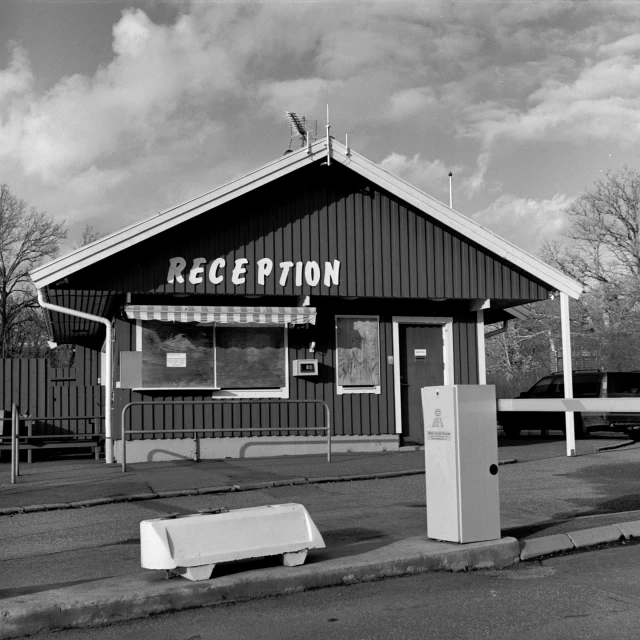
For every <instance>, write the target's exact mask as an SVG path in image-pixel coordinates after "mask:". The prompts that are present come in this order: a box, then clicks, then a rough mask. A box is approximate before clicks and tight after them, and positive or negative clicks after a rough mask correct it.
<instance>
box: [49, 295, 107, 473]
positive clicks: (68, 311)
mask: <svg viewBox="0 0 640 640" xmlns="http://www.w3.org/2000/svg"><path fill="white" fill-rule="evenodd" d="M38 303H39V304H40V306H41V307H42V308H43V309H49V310H50V311H57V312H58V313H63V314H66V315H68V316H74V317H76V318H84V319H85V320H92V321H93V322H101V323H102V324H103V325H104V326H105V327H106V328H107V336H106V343H107V349H106V354H105V355H106V362H105V369H106V371H105V374H106V375H105V378H106V380H105V385H104V435H105V459H106V460H105V461H106V463H107V464H113V462H114V460H113V434H112V430H111V394H112V392H113V353H112V349H113V345H112V339H113V329H112V328H111V321H110V320H108V319H107V318H103V317H102V316H94V315H91V314H90V313H85V312H84V311H76V310H75V309H68V308H67V307H60V306H58V305H57V304H51V303H50V302H46V301H45V299H44V296H43V295H42V289H38Z"/></svg>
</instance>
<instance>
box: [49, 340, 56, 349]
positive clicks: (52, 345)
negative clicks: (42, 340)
mask: <svg viewBox="0 0 640 640" xmlns="http://www.w3.org/2000/svg"><path fill="white" fill-rule="evenodd" d="M47 346H48V347H49V349H55V348H56V347H57V346H58V343H57V342H54V341H53V340H47Z"/></svg>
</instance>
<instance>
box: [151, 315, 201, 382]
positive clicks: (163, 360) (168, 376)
mask: <svg viewBox="0 0 640 640" xmlns="http://www.w3.org/2000/svg"><path fill="white" fill-rule="evenodd" d="M142 386H143V387H160V388H172V387H177V388H180V387H199V388H211V387H213V330H212V329H211V327H199V326H198V325H196V324H193V323H186V322H184V323H183V322H161V321H160V320H148V321H144V322H143V323H142Z"/></svg>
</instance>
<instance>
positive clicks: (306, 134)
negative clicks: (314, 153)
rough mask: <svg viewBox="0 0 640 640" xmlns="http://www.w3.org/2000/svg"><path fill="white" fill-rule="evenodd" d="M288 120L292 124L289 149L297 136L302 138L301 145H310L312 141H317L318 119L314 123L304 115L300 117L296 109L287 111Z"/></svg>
mask: <svg viewBox="0 0 640 640" xmlns="http://www.w3.org/2000/svg"><path fill="white" fill-rule="evenodd" d="M285 113H286V114H287V120H288V121H289V124H290V125H291V139H290V140H289V149H291V145H292V144H293V141H294V140H295V139H296V138H300V147H304V146H305V144H306V145H307V146H308V145H309V143H310V142H315V141H316V139H317V137H318V121H317V120H316V121H315V123H314V125H313V126H312V125H311V123H309V122H308V121H307V119H306V118H305V117H304V116H302V117H300V116H299V115H298V114H297V113H296V112H295V111H285Z"/></svg>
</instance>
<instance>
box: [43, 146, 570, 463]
mask: <svg viewBox="0 0 640 640" xmlns="http://www.w3.org/2000/svg"><path fill="white" fill-rule="evenodd" d="M31 275H32V278H33V281H34V283H35V284H36V286H37V287H38V289H39V290H40V292H41V299H42V300H43V305H44V306H45V308H47V307H48V311H47V313H48V314H49V318H50V322H51V330H52V334H53V337H54V339H55V340H56V341H57V342H58V343H63V342H73V343H77V344H82V345H84V346H86V347H89V348H93V349H96V350H98V351H103V352H104V353H105V354H106V353H107V352H108V351H110V352H111V354H112V366H111V367H108V366H107V367H106V368H105V369H107V370H108V369H109V368H111V369H112V371H111V377H110V378H109V373H108V371H105V372H104V373H103V380H102V382H103V384H109V380H110V383H111V384H112V386H113V393H112V398H113V402H112V403H111V405H112V406H111V408H110V412H111V425H110V427H109V426H108V429H109V428H110V430H111V432H112V433H111V435H112V438H113V439H114V441H115V442H116V443H117V442H118V441H119V440H120V438H121V433H120V431H121V429H120V419H121V414H122V410H123V407H124V406H125V405H126V404H127V403H129V402H131V401H137V400H145V401H153V402H155V403H159V402H166V401H167V400H193V401H196V400H207V401H210V400H211V399H212V397H213V398H229V399H231V398H235V399H243V400H246V402H243V403H240V404H237V403H235V402H224V401H223V402H220V403H219V404H215V405H212V404H210V403H209V404H183V405H179V404H176V405H174V406H170V405H166V404H162V405H160V404H157V406H151V405H145V406H135V407H133V408H132V409H131V410H130V413H129V414H128V417H127V420H126V424H127V425H130V426H131V428H135V429H142V430H144V431H145V432H148V433H145V434H142V435H136V436H135V437H134V442H132V443H131V446H129V445H128V446H127V456H128V458H129V459H130V460H132V461H133V460H151V459H153V460H157V459H166V458H170V459H171V458H176V457H182V456H186V457H191V456H193V455H199V456H201V457H214V458H217V457H225V456H231V457H234V456H257V455H276V454H283V453H296V452H300V453H301V452H318V453H319V452H321V451H322V450H323V447H324V436H323V431H322V430H321V428H322V427H323V426H324V424H325V415H324V408H323V406H322V405H321V404H314V403H297V402H291V401H294V400H323V401H324V402H326V403H327V404H328V406H329V409H330V413H331V421H332V433H333V435H334V446H335V449H336V450H383V449H394V448H397V447H398V446H400V445H402V444H407V443H421V442H422V438H423V435H422V432H423V427H422V417H421V408H420V393H419V390H420V388H421V387H423V386H427V385H433V384H483V383H484V382H485V376H484V328H483V327H484V323H488V322H496V321H499V320H502V319H505V318H506V317H508V314H509V310H510V309H513V308H517V307H518V306H520V305H523V304H525V303H530V302H535V301H539V300H545V299H547V298H548V297H549V295H550V294H551V293H552V292H554V291H561V292H563V293H564V294H568V295H569V296H571V297H577V296H578V295H579V293H580V286H579V285H578V284H577V283H576V282H574V281H573V280H571V279H569V278H567V277H566V276H564V275H562V274H561V273H559V272H558V271H556V270H554V269H552V268H550V267H549V266H548V265H546V264H544V263H542V262H541V261H540V260H538V259H536V258H534V257H532V256H530V255H528V254H526V253H524V252H523V251H521V250H519V249H518V248H517V247H515V246H514V245H512V244H511V243H509V242H507V241H505V240H503V239H501V238H499V237H498V236H496V235H495V234H494V233H492V232H490V231H488V230H487V229H485V228H483V227H481V226H479V225H478V224H476V223H475V222H473V221H472V220H471V219H469V218H467V217H465V216H463V215H462V214H460V213H458V212H456V211H454V210H452V209H450V208H449V207H447V206H445V205H444V204H442V203H441V202H439V201H437V200H435V199H433V198H431V197H430V196H428V195H426V194H425V193H423V192H421V191H419V190H418V189H416V188H414V187H412V186H411V185H409V184H407V183H405V182H404V181H402V180H400V179H398V178H396V177H394V176H393V175H391V174H389V173H388V172H386V171H385V170H383V169H381V168H380V167H378V166H377V165H375V164H374V163H372V162H370V161H369V160H367V159H365V158H364V157H362V156H360V155H358V154H356V153H355V152H353V151H351V150H349V149H347V148H346V147H345V146H344V145H342V144H340V143H338V142H337V141H335V140H330V141H329V142H328V141H327V140H321V141H319V142H316V143H314V144H313V145H311V146H310V147H309V148H303V149H300V150H298V151H296V152H293V153H289V154H287V155H285V156H283V157H281V158H279V159H278V160H276V161H275V162H273V163H271V164H269V165H267V166H265V167H263V168H261V169H259V170H257V171H255V172H253V173H250V174H248V175H247V176H244V177H242V178H240V179H238V180H235V181H233V182H231V183H228V184H226V185H224V186H222V187H220V188H218V189H216V190H214V191H211V192H210V193H207V194H205V195H203V196H202V197H200V198H197V199H194V200H191V201H189V202H187V203H184V204H182V205H180V206H177V207H174V208H172V209H169V210H167V211H165V212H163V213H161V214H159V215H157V216H155V217H153V218H151V219H149V220H146V221H144V222H141V223H138V224H135V225H133V226H131V227H129V228H127V229H124V230H122V231H119V232H117V233H114V234H112V235H110V236H108V237H106V238H103V239H101V240H98V241H97V242H94V243H93V244H91V245H88V246H86V247H82V248H80V249H78V250H77V251H75V252H73V253H71V254H69V255H67V256H64V257H62V258H58V259H56V260H54V261H52V262H50V263H48V264H46V265H44V266H42V267H39V268H37V269H36V270H34V271H33V272H32V274H31ZM52 305H56V306H55V307H52ZM61 308H64V310H63V309H61ZM69 309H70V310H72V311H70V312H69V313H75V312H78V311H79V312H81V313H84V314H88V315H85V317H76V316H74V315H68V314H67V311H65V310H69ZM100 318H102V319H107V320H108V321H110V323H111V325H110V327H111V329H108V330H109V331H110V332H111V334H112V339H111V340H110V342H111V344H106V343H105V332H106V329H105V326H104V324H105V323H104V320H103V321H102V324H101V323H100V322H98V321H96V320H99V319H100ZM107 324H108V323H107ZM105 360H107V358H105ZM105 378H109V380H106V379H105ZM285 401H287V402H285ZM108 405H109V402H107V406H108ZM189 428H215V429H217V430H218V431H217V432H216V433H207V434H200V435H199V436H198V437H197V439H196V438H194V437H193V434H188V433H184V432H179V433H173V434H172V433H167V432H166V431H163V432H161V431H160V430H163V429H164V430H167V429H189ZM298 429H317V430H316V431H304V432H303V431H299V430H298ZM241 430H244V431H241ZM249 430H250V431H249ZM160 441H161V442H160ZM117 451H118V448H117V446H116V455H117Z"/></svg>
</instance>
